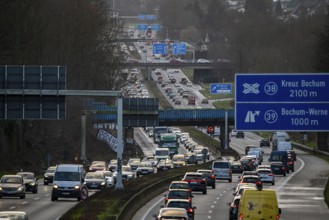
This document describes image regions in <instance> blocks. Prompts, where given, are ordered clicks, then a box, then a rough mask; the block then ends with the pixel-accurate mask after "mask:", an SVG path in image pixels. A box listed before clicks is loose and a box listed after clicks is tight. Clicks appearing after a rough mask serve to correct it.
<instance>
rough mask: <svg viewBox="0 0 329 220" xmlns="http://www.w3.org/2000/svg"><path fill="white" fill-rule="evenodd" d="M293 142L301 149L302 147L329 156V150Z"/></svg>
mask: <svg viewBox="0 0 329 220" xmlns="http://www.w3.org/2000/svg"><path fill="white" fill-rule="evenodd" d="M292 143H293V145H294V146H295V147H297V148H299V149H302V150H306V151H309V152H312V153H313V154H322V155H325V156H329V152H326V151H322V150H317V149H314V148H312V147H309V146H306V145H303V144H299V143H296V142H292Z"/></svg>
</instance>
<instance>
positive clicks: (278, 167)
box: [270, 161, 287, 176]
mask: <svg viewBox="0 0 329 220" xmlns="http://www.w3.org/2000/svg"><path fill="white" fill-rule="evenodd" d="M270 166H271V170H272V173H273V174H279V175H283V176H286V175H287V171H286V167H285V166H284V164H283V163H282V162H281V161H275V162H271V163H270Z"/></svg>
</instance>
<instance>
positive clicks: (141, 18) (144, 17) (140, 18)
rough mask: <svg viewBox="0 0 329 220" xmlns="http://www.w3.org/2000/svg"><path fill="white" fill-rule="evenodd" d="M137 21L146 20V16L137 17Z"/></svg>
mask: <svg viewBox="0 0 329 220" xmlns="http://www.w3.org/2000/svg"><path fill="white" fill-rule="evenodd" d="M138 20H141V21H142V20H146V16H145V15H138Z"/></svg>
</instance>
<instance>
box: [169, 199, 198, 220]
mask: <svg viewBox="0 0 329 220" xmlns="http://www.w3.org/2000/svg"><path fill="white" fill-rule="evenodd" d="M166 207H168V208H184V209H186V212H187V215H188V220H194V210H195V209H196V207H193V206H192V205H191V203H190V202H189V201H188V200H187V199H169V200H168V202H167V204H166Z"/></svg>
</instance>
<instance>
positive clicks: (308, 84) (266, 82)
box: [235, 73, 329, 102]
mask: <svg viewBox="0 0 329 220" xmlns="http://www.w3.org/2000/svg"><path fill="white" fill-rule="evenodd" d="M235 85H236V92H237V93H236V101H237V102H253V101H256V100H258V101H262V102H264V101H267V102H324V101H329V95H328V91H329V74H316V73H314V74H236V76H235Z"/></svg>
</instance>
